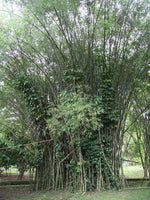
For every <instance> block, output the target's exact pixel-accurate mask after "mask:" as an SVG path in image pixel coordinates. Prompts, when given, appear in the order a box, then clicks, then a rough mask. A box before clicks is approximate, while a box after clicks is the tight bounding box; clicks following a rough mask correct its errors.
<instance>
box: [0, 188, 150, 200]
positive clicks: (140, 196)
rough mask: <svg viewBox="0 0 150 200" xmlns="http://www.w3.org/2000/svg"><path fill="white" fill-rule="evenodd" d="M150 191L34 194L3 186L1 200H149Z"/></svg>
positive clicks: (29, 189) (28, 189)
mask: <svg viewBox="0 0 150 200" xmlns="http://www.w3.org/2000/svg"><path fill="white" fill-rule="evenodd" d="M149 199H150V189H139V190H122V191H103V192H93V193H86V194H85V193H70V192H68V191H49V192H37V193H36V192H33V191H32V190H31V188H30V187H29V186H1V187H0V200H149Z"/></svg>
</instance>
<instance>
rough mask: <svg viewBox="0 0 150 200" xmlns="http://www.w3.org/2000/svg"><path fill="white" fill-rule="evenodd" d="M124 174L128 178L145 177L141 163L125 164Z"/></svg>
mask: <svg viewBox="0 0 150 200" xmlns="http://www.w3.org/2000/svg"><path fill="white" fill-rule="evenodd" d="M123 171H124V175H125V177H126V178H143V176H144V174H143V168H142V166H141V165H136V166H123Z"/></svg>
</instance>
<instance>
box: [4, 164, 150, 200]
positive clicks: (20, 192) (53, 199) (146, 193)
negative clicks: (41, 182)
mask: <svg viewBox="0 0 150 200" xmlns="http://www.w3.org/2000/svg"><path fill="white" fill-rule="evenodd" d="M13 173H14V171H13ZM125 174H126V177H129V178H137V176H138V178H142V177H143V174H142V168H141V167H140V166H139V167H138V166H136V167H135V166H134V167H132V166H131V167H129V166H128V167H126V168H125ZM17 177H18V175H16V174H10V175H9V176H6V175H5V174H4V176H3V177H0V200H150V189H137V190H120V191H102V192H96V191H95V192H91V193H71V192H68V191H44V192H33V188H32V186H31V185H1V183H2V182H7V181H10V183H11V181H17ZM30 178H31V177H30ZM30 178H29V174H25V176H24V177H23V181H31V180H32V178H31V179H30ZM133 186H134V187H138V186H142V187H145V186H148V185H147V182H146V181H142V182H141V181H140V182H139V183H138V182H136V183H134V185H133V183H132V187H133ZM129 187H131V185H129Z"/></svg>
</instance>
